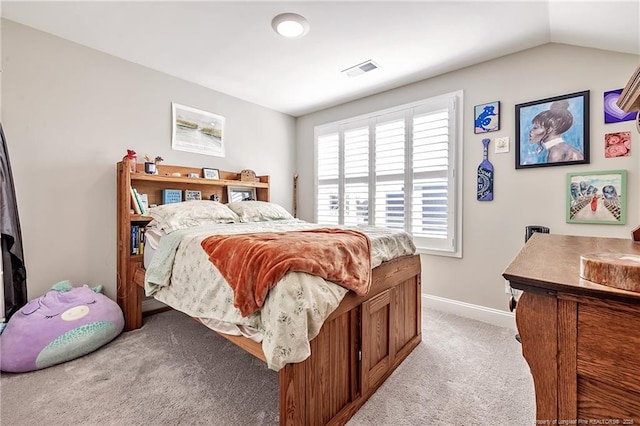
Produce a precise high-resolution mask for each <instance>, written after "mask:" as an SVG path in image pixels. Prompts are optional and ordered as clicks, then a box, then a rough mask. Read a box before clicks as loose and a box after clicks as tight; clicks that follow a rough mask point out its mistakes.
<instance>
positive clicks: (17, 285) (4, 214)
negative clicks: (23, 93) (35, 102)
mask: <svg viewBox="0 0 640 426" xmlns="http://www.w3.org/2000/svg"><path fill="white" fill-rule="evenodd" d="M0 135H1V136H2V150H1V151H0V178H2V180H1V181H0V184H1V186H0V227H1V228H2V271H3V281H4V282H3V285H4V316H5V320H8V319H9V318H10V317H11V315H13V314H14V313H15V312H16V311H17V310H18V309H20V308H21V307H22V306H24V305H25V304H26V303H27V270H26V268H25V266H24V256H23V254H22V232H21V231H20V218H19V217H18V204H17V203H16V191H15V188H14V186H13V174H12V173H11V162H10V161H9V151H8V149H7V141H6V140H5V137H4V130H3V129H2V123H0Z"/></svg>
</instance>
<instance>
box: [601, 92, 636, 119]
mask: <svg viewBox="0 0 640 426" xmlns="http://www.w3.org/2000/svg"><path fill="white" fill-rule="evenodd" d="M621 93H622V89H618V90H610V91H608V92H604V122H605V123H619V122H621V121H632V120H635V118H636V115H637V114H638V111H633V112H628V113H627V112H624V111H623V110H621V109H620V107H618V105H616V102H617V101H618V98H619V97H620V94H621Z"/></svg>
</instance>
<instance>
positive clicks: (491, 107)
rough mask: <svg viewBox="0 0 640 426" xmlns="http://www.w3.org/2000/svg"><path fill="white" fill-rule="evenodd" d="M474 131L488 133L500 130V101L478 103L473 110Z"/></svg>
mask: <svg viewBox="0 0 640 426" xmlns="http://www.w3.org/2000/svg"><path fill="white" fill-rule="evenodd" d="M473 117H474V123H475V124H474V128H475V129H474V131H473V132H474V133H476V134H477V133H487V132H495V131H498V130H500V101H495V102H490V103H488V104H482V105H476V106H475V107H474V111H473Z"/></svg>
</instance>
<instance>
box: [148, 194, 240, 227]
mask: <svg viewBox="0 0 640 426" xmlns="http://www.w3.org/2000/svg"><path fill="white" fill-rule="evenodd" d="M146 214H147V215H148V216H151V217H152V218H154V219H155V220H156V222H157V223H158V226H160V229H162V230H163V231H164V232H166V233H170V232H173V231H177V230H178V229H186V228H193V227H195V226H200V225H207V224H212V223H232V222H239V221H240V218H239V217H238V215H236V214H235V213H234V212H232V211H231V210H230V209H229V208H228V207H227V206H225V205H224V204H222V203H219V202H217V201H209V200H191V201H183V202H181V203H171V204H162V205H160V206H156V207H151V208H150V209H149V211H148V212H147V213H146Z"/></svg>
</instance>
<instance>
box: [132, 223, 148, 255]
mask: <svg viewBox="0 0 640 426" xmlns="http://www.w3.org/2000/svg"><path fill="white" fill-rule="evenodd" d="M144 232H145V230H144V226H140V225H132V226H131V255H135V254H144Z"/></svg>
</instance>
